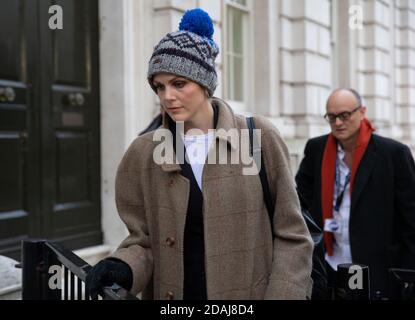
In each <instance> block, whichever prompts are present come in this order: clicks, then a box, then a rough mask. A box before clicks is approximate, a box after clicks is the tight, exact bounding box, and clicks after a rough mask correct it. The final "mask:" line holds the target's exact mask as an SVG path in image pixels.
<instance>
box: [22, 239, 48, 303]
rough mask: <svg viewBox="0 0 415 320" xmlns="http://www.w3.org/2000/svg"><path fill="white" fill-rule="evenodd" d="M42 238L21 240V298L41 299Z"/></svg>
mask: <svg viewBox="0 0 415 320" xmlns="http://www.w3.org/2000/svg"><path fill="white" fill-rule="evenodd" d="M44 242H45V241H43V240H24V241H23V242H22V299H23V300H40V299H42V290H41V288H42V277H41V272H40V271H41V266H42V265H41V262H42V260H43V259H42V258H43V257H42V247H43V245H44Z"/></svg>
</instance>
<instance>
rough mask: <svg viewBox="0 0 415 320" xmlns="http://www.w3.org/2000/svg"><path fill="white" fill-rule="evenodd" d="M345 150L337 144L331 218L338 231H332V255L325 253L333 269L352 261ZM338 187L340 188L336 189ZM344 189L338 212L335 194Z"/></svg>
mask: <svg viewBox="0 0 415 320" xmlns="http://www.w3.org/2000/svg"><path fill="white" fill-rule="evenodd" d="M345 155H346V154H345V152H344V150H343V149H342V147H341V145H340V143H338V144H337V161H338V163H339V173H340V174H339V176H340V188H337V187H336V185H337V184H338V183H335V187H334V195H333V219H334V220H335V221H337V222H338V225H339V231H338V232H333V235H334V242H333V255H332V256H329V255H328V254H326V261H327V262H328V264H329V265H330V266H331V267H332V268H333V269H334V270H337V265H339V264H342V263H352V253H351V250H350V239H349V219H350V183H348V184H347V187H346V189H344V184H345V183H346V177H347V175H349V174H351V172H350V169H349V167H348V166H347V164H346V163H345V162H344V157H345ZM338 189H340V190H338ZM341 190H344V194H343V201H342V202H341V205H340V208H339V212H336V211H335V209H334V208H335V205H336V201H337V196H338V195H339V193H340V192H341Z"/></svg>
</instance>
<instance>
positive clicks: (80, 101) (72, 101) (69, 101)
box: [63, 92, 85, 107]
mask: <svg viewBox="0 0 415 320" xmlns="http://www.w3.org/2000/svg"><path fill="white" fill-rule="evenodd" d="M63 102H64V104H66V105H68V106H71V107H82V106H83V105H84V103H85V97H84V95H83V94H82V93H79V92H78V93H69V94H67V95H65V96H64V99H63Z"/></svg>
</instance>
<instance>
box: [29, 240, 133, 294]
mask: <svg viewBox="0 0 415 320" xmlns="http://www.w3.org/2000/svg"><path fill="white" fill-rule="evenodd" d="M21 266H22V299H23V300H90V299H91V298H90V296H89V295H88V288H87V287H86V286H85V279H86V275H87V274H88V271H89V270H90V269H91V266H90V265H89V264H88V263H87V262H85V261H84V260H83V259H81V258H80V257H79V256H77V255H76V254H74V253H73V252H72V251H70V250H68V249H66V248H64V247H63V246H61V245H59V244H58V243H54V242H49V241H46V240H25V241H23V242H22V264H21ZM103 291H104V294H103V296H102V297H101V298H102V299H104V300H139V299H138V298H137V297H135V296H134V295H132V294H130V293H129V292H128V291H127V290H125V289H123V288H121V287H120V286H119V285H117V284H114V285H113V286H112V287H106V288H104V290H103Z"/></svg>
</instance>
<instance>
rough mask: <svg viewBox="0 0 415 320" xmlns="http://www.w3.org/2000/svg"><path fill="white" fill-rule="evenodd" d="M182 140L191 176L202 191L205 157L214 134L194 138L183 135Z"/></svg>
mask: <svg viewBox="0 0 415 320" xmlns="http://www.w3.org/2000/svg"><path fill="white" fill-rule="evenodd" d="M182 139H183V143H184V146H185V147H186V155H187V159H188V161H189V164H190V165H191V167H192V171H193V175H194V176H195V179H196V181H197V184H198V185H199V188H200V190H202V173H203V167H204V165H205V162H206V156H207V154H208V152H209V148H210V145H211V144H212V141H213V139H214V133H213V131H212V132H209V133H208V134H201V135H196V136H190V135H183V134H182Z"/></svg>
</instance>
